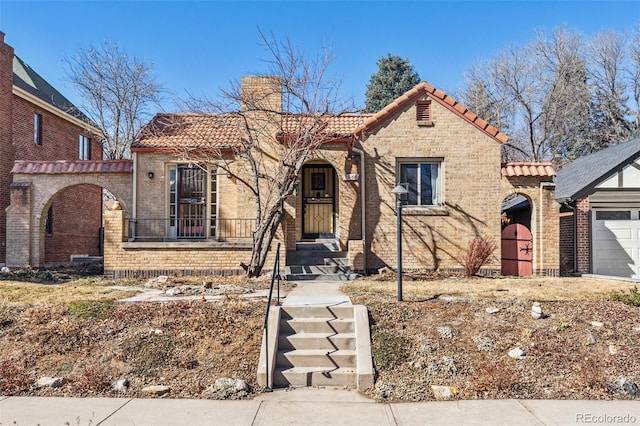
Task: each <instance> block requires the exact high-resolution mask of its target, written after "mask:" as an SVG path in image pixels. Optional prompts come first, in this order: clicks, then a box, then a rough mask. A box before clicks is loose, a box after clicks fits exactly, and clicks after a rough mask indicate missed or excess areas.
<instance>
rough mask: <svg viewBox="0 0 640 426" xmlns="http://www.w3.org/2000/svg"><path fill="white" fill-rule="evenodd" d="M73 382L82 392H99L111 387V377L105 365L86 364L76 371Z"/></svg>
mask: <svg viewBox="0 0 640 426" xmlns="http://www.w3.org/2000/svg"><path fill="white" fill-rule="evenodd" d="M72 383H73V386H74V388H75V389H76V390H78V391H80V392H96V393H99V392H102V391H104V390H108V389H109V388H110V387H111V377H110V376H109V372H108V371H107V368H106V367H104V366H100V365H85V366H83V367H81V368H79V369H78V370H77V371H76V372H75V374H74V375H73V377H72Z"/></svg>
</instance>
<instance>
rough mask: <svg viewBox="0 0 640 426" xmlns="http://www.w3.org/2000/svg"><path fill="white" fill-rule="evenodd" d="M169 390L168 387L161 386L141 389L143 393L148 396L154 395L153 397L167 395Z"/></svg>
mask: <svg viewBox="0 0 640 426" xmlns="http://www.w3.org/2000/svg"><path fill="white" fill-rule="evenodd" d="M170 390H171V388H169V386H163V385H154V386H147V387H146V388H142V392H143V393H148V394H150V395H155V396H162V395H164V394H167V393H169V391H170Z"/></svg>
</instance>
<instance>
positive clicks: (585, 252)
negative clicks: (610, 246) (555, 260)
mask: <svg viewBox="0 0 640 426" xmlns="http://www.w3.org/2000/svg"><path fill="white" fill-rule="evenodd" d="M576 214H577V216H576V222H577V223H576V233H577V235H576V243H577V255H578V265H577V266H578V271H577V272H580V273H583V274H586V273H589V272H591V232H590V230H589V198H583V199H581V200H579V201H578V202H577V203H576Z"/></svg>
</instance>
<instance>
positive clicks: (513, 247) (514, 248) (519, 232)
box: [502, 223, 533, 277]
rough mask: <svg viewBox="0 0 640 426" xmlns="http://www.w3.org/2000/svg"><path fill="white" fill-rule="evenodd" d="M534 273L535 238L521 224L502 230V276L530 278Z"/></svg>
mask: <svg viewBox="0 0 640 426" xmlns="http://www.w3.org/2000/svg"><path fill="white" fill-rule="evenodd" d="M532 273H533V237H532V235H531V231H529V229H528V228H527V227H526V226H524V225H521V224H519V223H514V224H512V225H509V226H507V227H506V228H504V229H503V230H502V275H515V276H518V277H523V276H529V275H531V274H532Z"/></svg>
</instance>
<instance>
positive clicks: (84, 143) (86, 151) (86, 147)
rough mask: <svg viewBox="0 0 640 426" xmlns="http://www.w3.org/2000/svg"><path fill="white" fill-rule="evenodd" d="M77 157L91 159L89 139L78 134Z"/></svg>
mask: <svg viewBox="0 0 640 426" xmlns="http://www.w3.org/2000/svg"><path fill="white" fill-rule="evenodd" d="M78 152H79V156H78V158H79V159H80V160H91V139H90V138H88V137H86V136H84V135H80V137H79V138H78Z"/></svg>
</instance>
